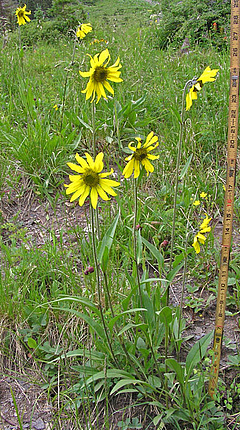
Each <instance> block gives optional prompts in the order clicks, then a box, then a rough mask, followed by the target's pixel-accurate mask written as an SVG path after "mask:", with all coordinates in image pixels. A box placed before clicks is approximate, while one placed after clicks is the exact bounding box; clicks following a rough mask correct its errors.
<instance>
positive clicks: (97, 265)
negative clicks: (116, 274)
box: [90, 205, 118, 366]
mask: <svg viewBox="0 0 240 430" xmlns="http://www.w3.org/2000/svg"><path fill="white" fill-rule="evenodd" d="M90 212H91V224H92V247H93V257H94V264H95V270H96V281H97V282H96V283H97V294H98V305H99V310H100V315H101V320H102V325H103V330H104V333H105V336H106V339H107V343H108V346H109V349H110V351H111V354H112V358H113V360H114V362H115V364H116V366H118V362H117V360H116V357H115V354H114V351H113V348H112V344H111V341H110V338H109V335H108V330H107V326H106V322H105V318H104V315H103V310H102V304H101V286H100V269H99V263H98V259H97V247H96V237H95V226H94V211H93V207H92V206H91V205H90Z"/></svg>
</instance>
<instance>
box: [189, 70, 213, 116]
mask: <svg viewBox="0 0 240 430" xmlns="http://www.w3.org/2000/svg"><path fill="white" fill-rule="evenodd" d="M218 70H219V69H213V70H211V69H210V67H209V66H208V67H206V69H205V70H204V72H203V73H202V75H201V76H200V78H198V79H197V80H193V84H192V86H191V88H190V89H189V92H188V93H187V95H186V110H189V109H190V107H191V106H192V101H193V100H197V93H198V92H199V91H200V90H201V89H202V87H203V84H205V83H206V82H213V81H215V79H216V74H217V72H218Z"/></svg>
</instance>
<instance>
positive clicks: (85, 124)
mask: <svg viewBox="0 0 240 430" xmlns="http://www.w3.org/2000/svg"><path fill="white" fill-rule="evenodd" d="M78 120H79V122H80V123H81V124H82V125H83V126H84V127H85V128H87V129H88V130H90V131H91V133H92V132H93V129H92V127H91V125H90V124H87V123H86V122H85V121H83V119H82V118H80V117H79V116H78Z"/></svg>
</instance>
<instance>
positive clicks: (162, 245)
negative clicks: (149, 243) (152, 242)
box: [160, 239, 168, 248]
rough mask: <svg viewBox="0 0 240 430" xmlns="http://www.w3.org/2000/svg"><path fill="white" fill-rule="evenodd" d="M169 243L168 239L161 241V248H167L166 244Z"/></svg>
mask: <svg viewBox="0 0 240 430" xmlns="http://www.w3.org/2000/svg"><path fill="white" fill-rule="evenodd" d="M167 245H168V240H166V239H165V240H164V241H163V242H162V243H161V245H160V248H166V246H167Z"/></svg>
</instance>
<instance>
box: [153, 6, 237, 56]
mask: <svg viewBox="0 0 240 430" xmlns="http://www.w3.org/2000/svg"><path fill="white" fill-rule="evenodd" d="M157 8H158V9H160V16H161V20H160V25H159V28H158V29H157V40H158V44H159V47H160V48H161V49H164V48H166V47H167V46H168V45H169V43H173V44H175V45H177V46H179V45H180V44H181V43H182V42H183V41H184V39H185V38H186V37H188V38H189V41H190V45H191V46H193V45H194V44H201V45H204V46H205V45H209V43H210V44H212V45H213V46H216V47H218V48H222V47H226V46H227V35H228V34H229V23H230V2H228V1H226V0H211V1H206V0H201V1H199V2H197V3H196V2H195V1H193V0H182V1H178V0H170V2H169V0H163V1H162V3H161V6H159V5H158V6H157Z"/></svg>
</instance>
